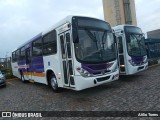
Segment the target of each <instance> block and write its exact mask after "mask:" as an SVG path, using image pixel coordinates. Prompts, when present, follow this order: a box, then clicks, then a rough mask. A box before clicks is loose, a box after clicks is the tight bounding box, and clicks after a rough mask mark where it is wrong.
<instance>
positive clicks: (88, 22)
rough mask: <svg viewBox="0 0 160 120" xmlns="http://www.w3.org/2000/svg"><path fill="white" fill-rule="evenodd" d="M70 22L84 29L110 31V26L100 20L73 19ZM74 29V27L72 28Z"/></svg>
mask: <svg viewBox="0 0 160 120" xmlns="http://www.w3.org/2000/svg"><path fill="white" fill-rule="evenodd" d="M72 22H77V23H78V26H81V27H83V26H85V27H94V28H97V29H98V28H99V29H105V30H106V29H107V30H109V31H111V27H110V25H109V24H108V23H107V22H105V21H102V20H98V19H94V18H87V17H74V18H73V21H72ZM74 27H75V26H74Z"/></svg>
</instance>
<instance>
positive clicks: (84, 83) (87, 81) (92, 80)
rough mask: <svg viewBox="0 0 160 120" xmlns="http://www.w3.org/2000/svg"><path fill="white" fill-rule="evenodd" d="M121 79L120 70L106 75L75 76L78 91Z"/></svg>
mask: <svg viewBox="0 0 160 120" xmlns="http://www.w3.org/2000/svg"><path fill="white" fill-rule="evenodd" d="M118 79H119V70H117V71H115V72H113V73H110V74H107V75H104V76H97V77H86V78H85V77H82V76H74V80H75V89H74V90H76V91H79V90H83V89H86V88H90V87H94V86H98V85H101V84H104V83H108V82H111V81H114V80H118Z"/></svg>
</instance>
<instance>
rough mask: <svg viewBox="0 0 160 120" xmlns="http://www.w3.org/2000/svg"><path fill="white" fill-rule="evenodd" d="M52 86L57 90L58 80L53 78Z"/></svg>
mask: <svg viewBox="0 0 160 120" xmlns="http://www.w3.org/2000/svg"><path fill="white" fill-rule="evenodd" d="M51 85H52V88H53V89H54V90H56V88H57V81H56V78H54V77H52V78H51Z"/></svg>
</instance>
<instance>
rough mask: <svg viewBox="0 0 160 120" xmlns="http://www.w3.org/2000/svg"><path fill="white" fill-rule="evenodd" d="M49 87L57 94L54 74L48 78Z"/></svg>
mask: <svg viewBox="0 0 160 120" xmlns="http://www.w3.org/2000/svg"><path fill="white" fill-rule="evenodd" d="M50 86H51V88H52V90H53V91H54V92H59V87H58V83H57V79H56V77H55V75H54V74H51V76H50Z"/></svg>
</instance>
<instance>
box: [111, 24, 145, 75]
mask: <svg viewBox="0 0 160 120" xmlns="http://www.w3.org/2000/svg"><path fill="white" fill-rule="evenodd" d="M113 30H114V31H115V35H116V37H117V49H118V59H119V60H118V61H119V67H120V74H121V75H132V74H135V73H138V72H140V71H143V70H146V69H147V68H148V60H147V52H146V47H145V44H144V34H143V33H142V30H141V29H140V28H139V27H136V26H133V25H118V26H115V27H113Z"/></svg>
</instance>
